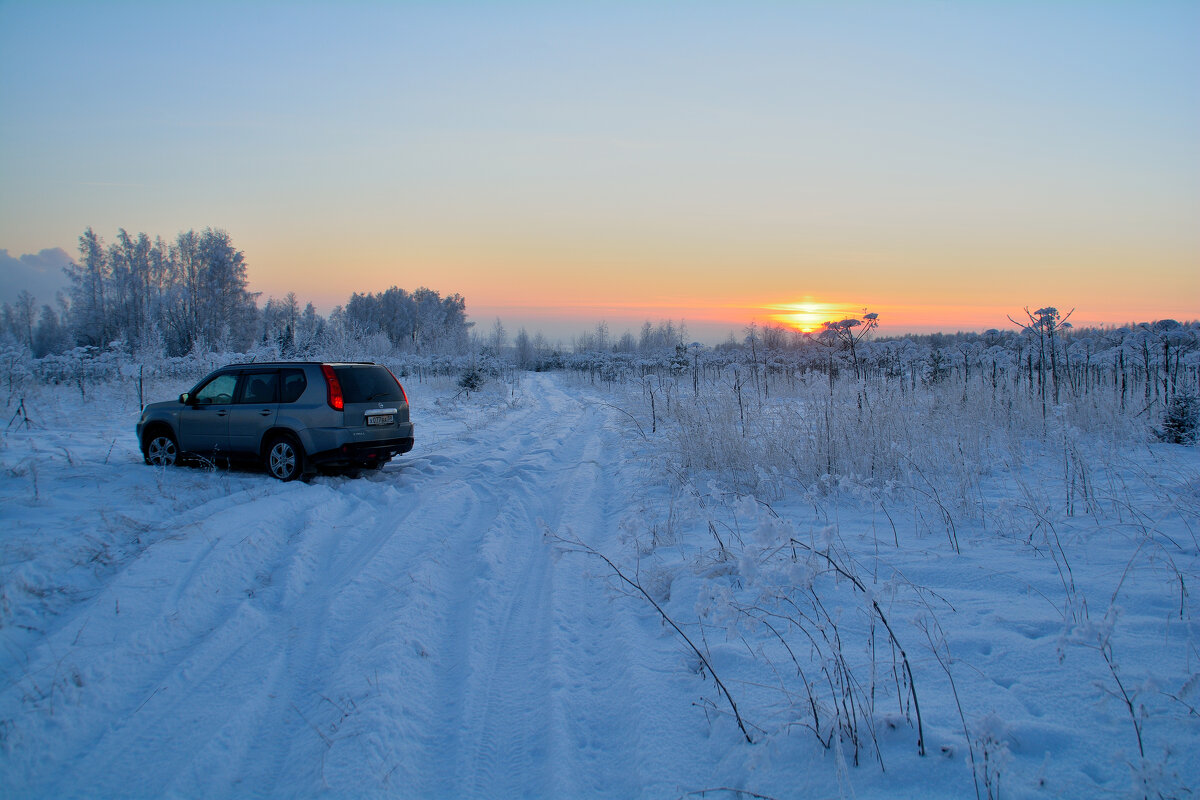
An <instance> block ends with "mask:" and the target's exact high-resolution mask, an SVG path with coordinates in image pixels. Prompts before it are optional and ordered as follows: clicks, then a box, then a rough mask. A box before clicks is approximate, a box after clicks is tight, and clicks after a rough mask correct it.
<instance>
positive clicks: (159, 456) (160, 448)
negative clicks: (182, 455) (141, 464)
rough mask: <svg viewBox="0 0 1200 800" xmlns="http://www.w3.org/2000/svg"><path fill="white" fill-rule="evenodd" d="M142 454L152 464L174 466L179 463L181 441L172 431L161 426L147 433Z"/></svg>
mask: <svg viewBox="0 0 1200 800" xmlns="http://www.w3.org/2000/svg"><path fill="white" fill-rule="evenodd" d="M142 455H143V456H144V457H145V459H146V463H147V464H150V465H151V466H155V467H173V466H175V465H176V464H178V463H179V442H177V441H176V440H175V435H174V434H173V433H171V431H169V430H167V429H166V428H159V429H158V430H155V431H151V432H150V433H149V434H147V435H146V438H145V440H144V441H143V442H142Z"/></svg>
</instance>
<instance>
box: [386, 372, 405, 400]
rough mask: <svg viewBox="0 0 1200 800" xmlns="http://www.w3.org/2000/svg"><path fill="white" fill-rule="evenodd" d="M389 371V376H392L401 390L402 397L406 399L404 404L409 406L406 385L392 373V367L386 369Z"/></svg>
mask: <svg viewBox="0 0 1200 800" xmlns="http://www.w3.org/2000/svg"><path fill="white" fill-rule="evenodd" d="M384 369H386V370H387V371H388V375H391V376H392V380H394V381H395V382H396V386H397V387H398V388H399V389H400V396H401V397H403V398H404V404H405V405H408V392H406V391H404V384H403V383H401V382H400V379H399V378H397V377H396V373H394V372H392V370H391V368H390V367H384Z"/></svg>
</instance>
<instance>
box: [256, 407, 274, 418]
mask: <svg viewBox="0 0 1200 800" xmlns="http://www.w3.org/2000/svg"><path fill="white" fill-rule="evenodd" d="M258 413H259V414H261V415H262V416H264V417H269V416H271V409H269V408H264V409H263V410H262V411H260V412H258Z"/></svg>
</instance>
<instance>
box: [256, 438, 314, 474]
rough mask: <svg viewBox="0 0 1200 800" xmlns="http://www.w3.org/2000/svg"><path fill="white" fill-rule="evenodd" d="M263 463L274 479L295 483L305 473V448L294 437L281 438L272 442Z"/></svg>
mask: <svg viewBox="0 0 1200 800" xmlns="http://www.w3.org/2000/svg"><path fill="white" fill-rule="evenodd" d="M263 461H264V466H266V468H267V472H269V473H271V477H272V478H278V479H279V480H281V481H284V482H286V481H294V480H296V478H299V477H300V476H301V475H302V474H303V473H304V448H303V447H301V446H300V443H299V442H298V441H296V439H295V438H294V437H291V436H280V437H279V438H278V439H274V440H273V441H272V442H271V446H270V447H269V448H267V454H266V457H265V458H264V459H263Z"/></svg>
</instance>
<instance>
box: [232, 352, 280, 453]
mask: <svg viewBox="0 0 1200 800" xmlns="http://www.w3.org/2000/svg"><path fill="white" fill-rule="evenodd" d="M235 399H236V402H235V403H234V404H233V405H232V406H231V407H230V409H229V447H230V449H232V450H233V451H234V452H236V453H242V454H246V453H250V454H255V455H256V454H257V453H258V449H259V444H260V443H261V442H262V437H263V434H264V433H266V432H267V431H268V430H270V428H271V426H273V425H274V424H275V416H276V415H277V414H278V413H279V370H278V369H263V370H254V371H246V372H243V373H242V377H241V381H240V382H239V383H238V391H237V397H236V398H235Z"/></svg>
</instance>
